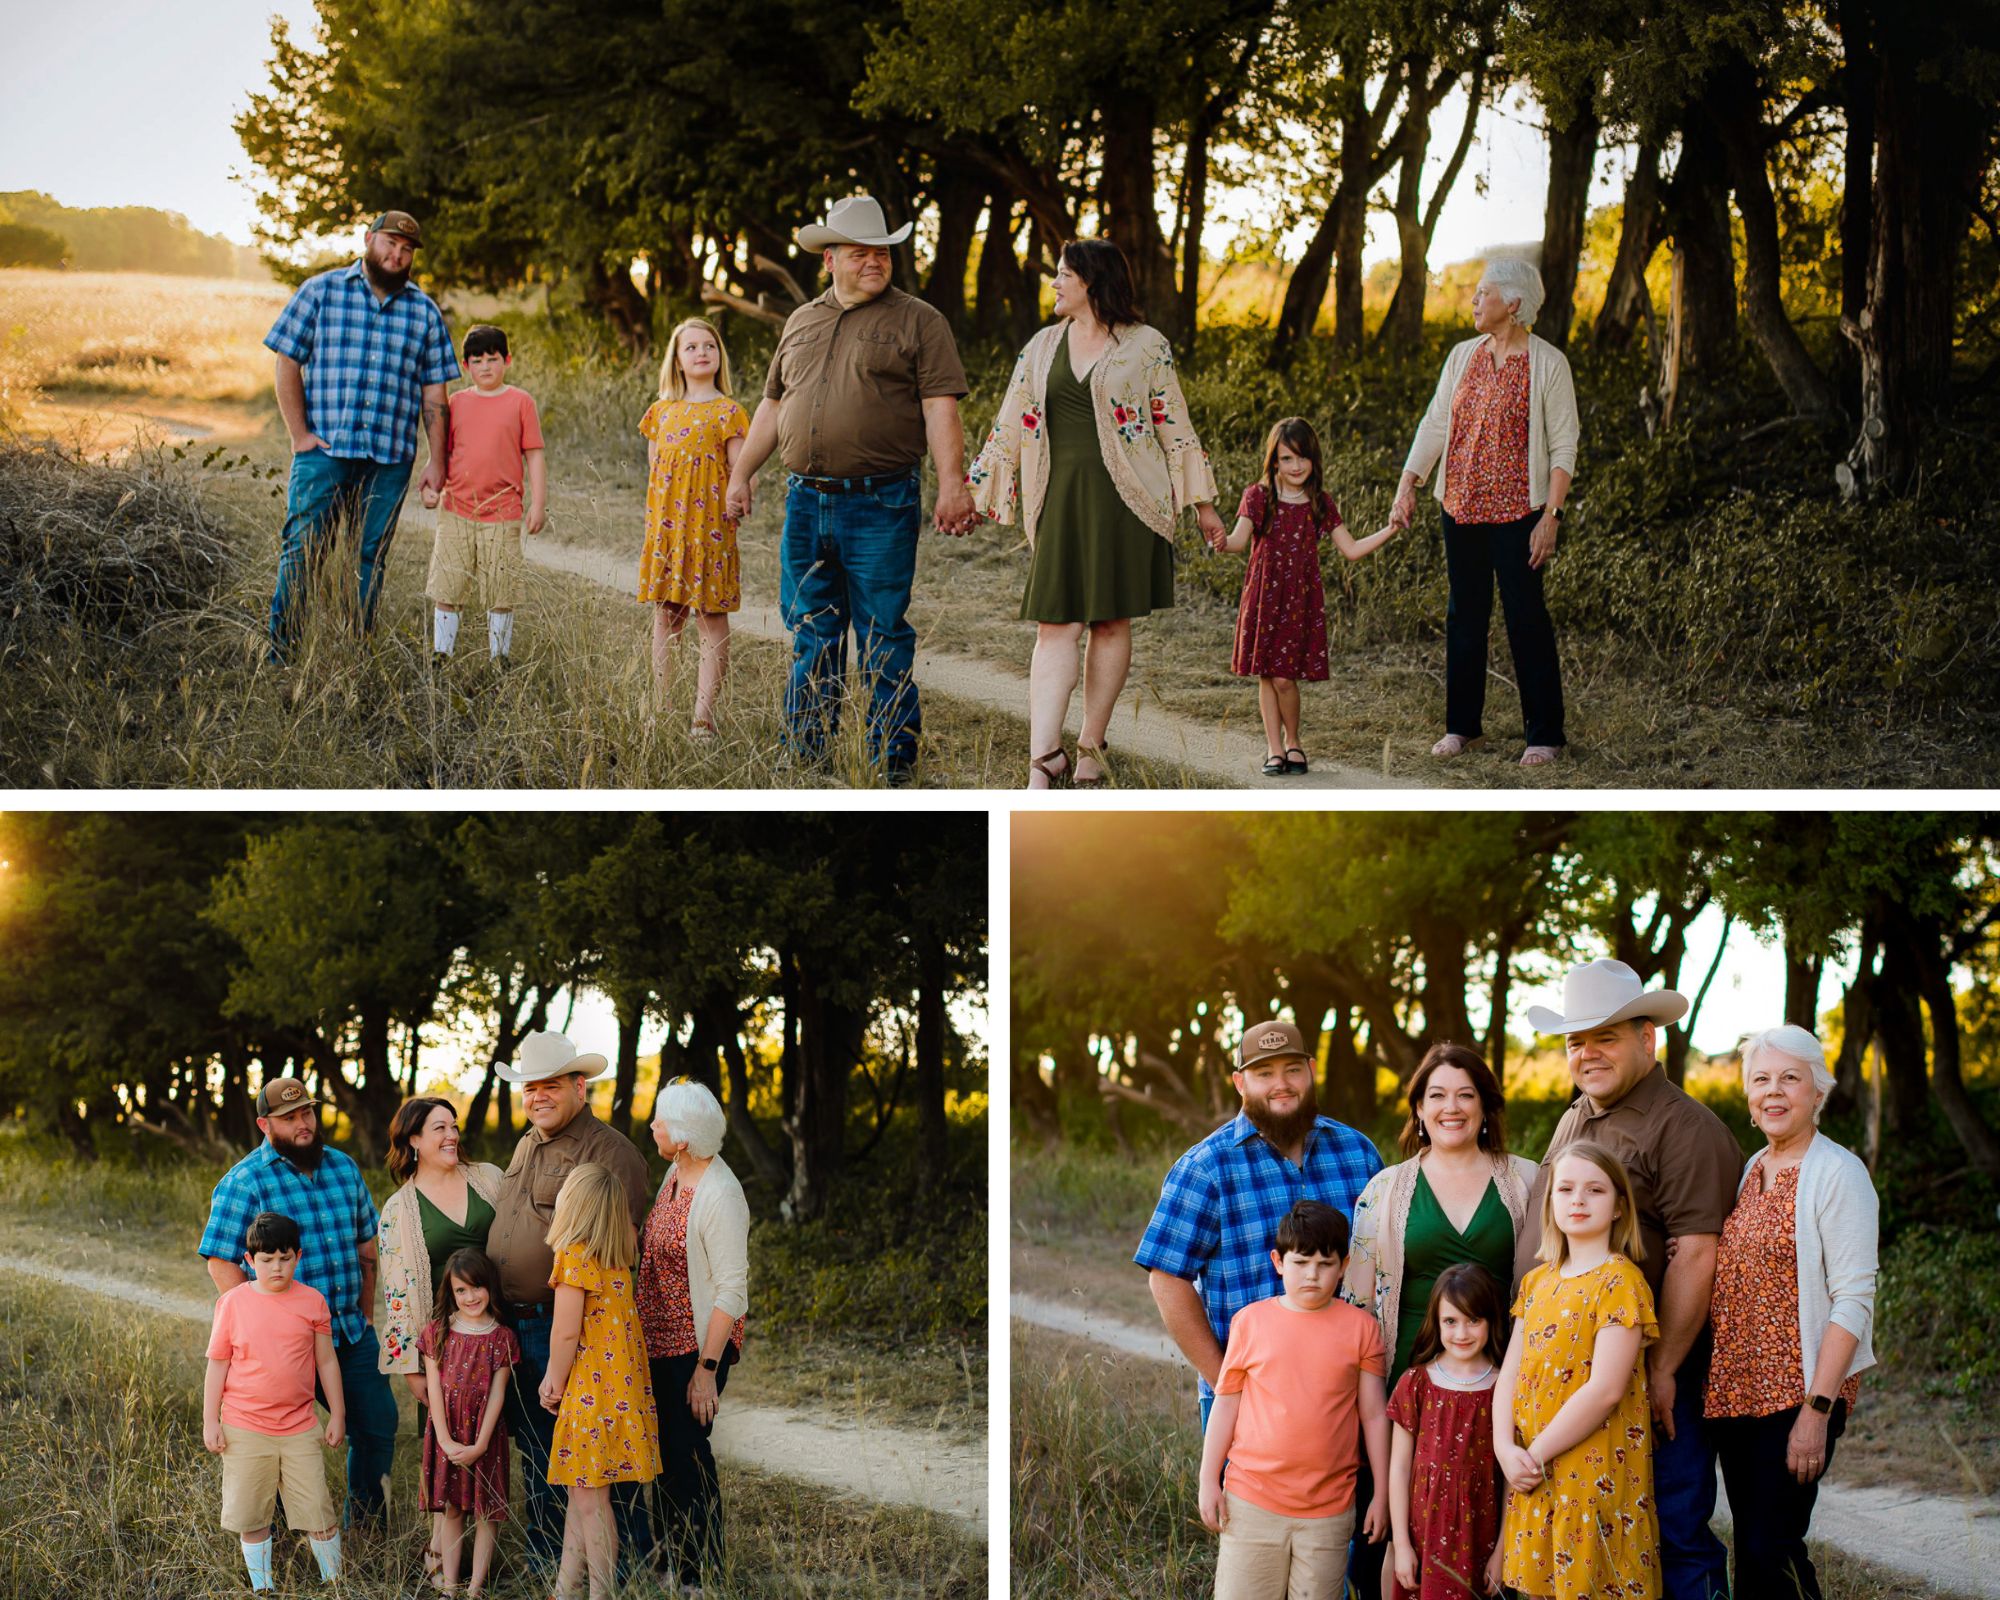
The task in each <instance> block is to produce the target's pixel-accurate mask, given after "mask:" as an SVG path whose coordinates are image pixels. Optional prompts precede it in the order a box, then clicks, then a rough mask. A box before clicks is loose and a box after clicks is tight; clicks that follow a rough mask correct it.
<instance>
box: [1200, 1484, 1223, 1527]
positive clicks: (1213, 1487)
mask: <svg viewBox="0 0 2000 1600" xmlns="http://www.w3.org/2000/svg"><path fill="white" fill-rule="evenodd" d="M1201 1525H1202V1526H1203V1527H1204V1528H1206V1529H1208V1531H1209V1532H1210V1533H1220V1532H1222V1530H1223V1529H1224V1528H1226V1527H1228V1526H1229V1502H1228V1501H1227V1500H1225V1499H1224V1498H1223V1495H1222V1480H1221V1479H1220V1478H1217V1479H1216V1480H1215V1481H1214V1482H1213V1483H1210V1482H1209V1481H1208V1479H1207V1478H1206V1477H1204V1478H1203V1479H1202V1480H1201Z"/></svg>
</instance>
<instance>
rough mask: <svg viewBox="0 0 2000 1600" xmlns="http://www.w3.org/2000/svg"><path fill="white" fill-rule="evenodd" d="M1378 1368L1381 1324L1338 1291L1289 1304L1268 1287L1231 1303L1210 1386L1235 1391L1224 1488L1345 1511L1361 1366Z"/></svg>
mask: <svg viewBox="0 0 2000 1600" xmlns="http://www.w3.org/2000/svg"><path fill="white" fill-rule="evenodd" d="M1388 1370H1389V1369H1388V1361H1387V1359H1386V1357H1385V1355H1384V1353H1383V1350H1382V1330H1381V1329H1380V1328H1378V1327H1377V1326H1376V1325H1375V1319H1374V1318H1373V1317H1371V1316H1369V1315H1368V1313H1367V1312H1365V1311H1363V1310H1362V1309H1361V1308H1360V1307H1359V1306H1351V1305H1349V1304H1347V1303H1346V1302H1345V1301H1344V1300H1336V1301H1334V1302H1333V1303H1332V1304H1331V1305H1329V1306H1327V1307H1326V1308H1325V1309H1323V1310H1320V1311H1294V1310H1292V1309H1290V1308H1289V1307H1287V1306H1286V1305H1285V1304H1284V1303H1283V1301H1282V1300H1281V1299H1280V1298H1279V1297H1278V1296H1276V1295H1273V1296H1272V1297H1271V1298H1270V1299H1269V1300H1259V1301H1258V1302H1257V1303H1256V1304H1255V1305H1250V1306H1245V1307H1244V1308H1243V1309H1242V1310H1241V1311H1239V1312H1237V1313H1236V1315H1235V1317H1234V1318H1233V1319H1232V1320H1231V1322H1230V1324H1229V1348H1228V1350H1227V1351H1225V1352H1224V1353H1223V1357H1222V1374H1221V1376H1220V1378H1218V1379H1217V1381H1216V1385H1215V1392H1216V1393H1217V1394H1237V1393H1239V1392H1240V1393H1241V1394H1242V1396H1243V1405H1242V1409H1241V1410H1240V1411H1239V1412H1238V1413H1237V1416H1236V1436H1235V1438H1234V1439H1233V1440H1232V1441H1231V1443H1230V1446H1229V1470H1228V1472H1227V1473H1226V1474H1225V1476H1224V1482H1225V1485H1226V1486H1227V1488H1228V1490H1229V1492H1230V1493H1231V1494H1233V1495H1235V1496H1237V1497H1238V1498H1239V1499H1243V1500H1248V1501H1249V1502H1250V1503H1251V1504H1252V1505H1253V1506H1257V1507H1260V1508H1261V1509H1263V1510H1265V1511H1269V1512H1272V1513H1274V1514H1276V1515H1278V1516H1281V1517H1333V1516H1338V1515H1339V1514H1340V1513H1341V1512H1343V1511H1345V1510H1346V1509H1347V1508H1348V1507H1349V1506H1350V1505H1352V1504H1353V1503H1354V1479H1355V1474H1356V1472H1357V1471H1358V1470H1359V1466H1360V1459H1361V1437H1360V1436H1361V1422H1360V1417H1361V1410H1360V1407H1361V1374H1362V1373H1364V1372H1372V1373H1373V1374H1374V1375H1375V1376H1376V1377H1378V1378H1385V1377H1387V1375H1388Z"/></svg>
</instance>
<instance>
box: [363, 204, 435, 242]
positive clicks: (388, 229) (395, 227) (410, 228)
mask: <svg viewBox="0 0 2000 1600" xmlns="http://www.w3.org/2000/svg"><path fill="white" fill-rule="evenodd" d="M368 231H369V232H370V233H393V234H397V235H399V236H400V237H402V238H405V239H408V240H409V241H410V243H411V244H412V245H420V244H422V243H423V242H424V236H423V231H422V230H421V229H420V228H418V226H417V219H416V218H415V217H413V216H411V215H410V214H409V212H407V211H385V212H383V213H382V215H381V216H379V217H377V218H376V219H375V220H374V221H373V222H372V223H370V224H369V226H368Z"/></svg>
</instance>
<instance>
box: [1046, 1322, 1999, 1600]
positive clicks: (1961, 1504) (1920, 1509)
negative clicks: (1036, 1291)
mask: <svg viewBox="0 0 2000 1600" xmlns="http://www.w3.org/2000/svg"><path fill="white" fill-rule="evenodd" d="M1010 1309H1011V1311H1012V1314H1013V1317H1014V1319H1015V1320H1016V1321H1018V1322H1025V1323H1028V1324H1030V1325H1031V1326H1033V1327H1037V1328H1046V1329H1048V1330H1049V1331H1051V1332H1054V1333H1063V1334H1068V1335H1070V1336H1071V1337H1072V1338H1081V1339H1089V1340H1092V1341H1093V1342H1095V1343H1098V1344H1103V1345H1108V1346H1110V1347H1111V1348H1113V1349H1115V1350H1121V1351H1123V1352H1125V1353H1126V1354H1128V1355H1136V1356H1141V1357H1144V1358H1146V1359H1148V1360H1153V1361H1179V1360H1181V1359H1182V1357H1181V1354H1180V1352H1179V1351H1178V1350H1177V1349H1175V1348H1174V1345H1173V1342H1172V1341H1171V1340H1170V1339H1168V1338H1167V1336H1166V1334H1165V1333H1164V1332H1163V1331H1161V1330H1160V1329H1158V1328H1144V1327H1138V1326H1135V1325H1134V1324H1132V1323H1129V1322H1122V1321H1118V1320H1116V1319H1114V1318H1110V1317H1100V1316H1097V1315H1096V1314H1094V1313H1092V1312H1090V1311H1088V1310H1083V1309H1079V1308H1078V1307H1077V1306H1076V1305H1073V1304H1069V1303H1066V1302H1063V1301H1058V1300H1051V1299H1048V1298H1046V1297H1045V1296H1040V1295H1027V1294H1017V1295H1015V1296H1013V1298H1012V1301H1011V1302H1010ZM1715 1522H1716V1527H1717V1531H1718V1532H1720V1531H1721V1530H1722V1529H1723V1528H1725V1527H1726V1526H1727V1525H1728V1522H1729V1500H1728V1497H1727V1496H1726V1495H1725V1494H1724V1493H1723V1492H1722V1487H1721V1483H1720V1481H1719V1479H1718V1482H1717V1485H1716V1518H1715ZM1813 1537H1814V1538H1815V1539H1817V1540H1819V1541H1821V1542H1823V1543H1826V1544H1830V1545H1833V1546H1835V1547H1836V1548H1838V1549H1840V1550H1844V1551H1845V1552H1847V1554H1849V1555H1852V1556H1856V1557H1859V1558H1860V1559H1862V1560H1864V1561H1872V1562H1874V1563H1876V1564H1877V1565H1878V1566H1884V1567H1888V1568H1889V1569H1890V1570H1891V1571H1893V1572H1897V1573H1900V1574H1902V1575H1904V1576H1905V1577H1911V1578H1920V1579H1922V1580H1923V1581H1924V1582H1926V1583H1930V1584H1934V1585H1936V1586H1937V1587H1939V1588H1941V1589H1946V1590H1949V1591H1951V1592H1952V1593H1954V1594H1965V1595H1990V1596H2000V1503H1996V1502H1995V1501H1993V1500H1966V1499H1959V1498H1956V1497H1953V1496H1949V1495H1935V1494H1926V1493H1924V1492H1922V1491H1920V1490H1916V1489H1895V1488H1888V1487H1884V1486H1878V1487H1874V1488H1856V1487H1851V1486H1848V1485H1845V1484H1840V1483H1828V1484H1824V1485H1822V1486H1821V1488H1820V1491H1819V1505H1818V1507H1817V1509H1816V1512H1815V1514H1814V1517H1813Z"/></svg>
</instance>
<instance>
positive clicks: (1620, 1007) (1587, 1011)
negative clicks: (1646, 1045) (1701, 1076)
mask: <svg viewBox="0 0 2000 1600" xmlns="http://www.w3.org/2000/svg"><path fill="white" fill-rule="evenodd" d="M1687 1008H1688V1003H1687V996H1686V995H1684V994H1677V993H1675V991H1673V990H1672V989H1647V988H1646V987H1645V986H1644V985H1643V984H1642V983H1641V982H1640V979H1639V974H1638V973H1636V972H1634V971H1633V970H1632V969H1631V968H1630V967H1628V966H1626V965H1625V963H1624V962H1622V961H1610V960H1601V961H1586V962H1585V963H1584V964H1583V965H1582V966H1580V967H1571V968H1570V969H1569V975H1568V976H1567V977H1565V978H1564V979H1563V1008H1562V1010H1560V1011H1551V1010H1549V1008H1548V1007H1547V1006H1529V1007H1528V1020H1529V1021H1530V1022H1532V1023H1533V1024H1534V1025H1535V1031H1536V1032H1537V1033H1582V1032H1584V1031H1585V1030H1586V1029H1589V1028H1602V1027H1604V1026H1606V1025H1607V1024H1608V1023H1613V1022H1626V1021H1630V1020H1631V1019H1632V1018H1634V1017H1644V1018H1645V1019H1646V1020H1647V1021H1649V1022H1678V1021H1680V1019H1681V1018H1682V1017H1684V1016H1686V1015H1687Z"/></svg>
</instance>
